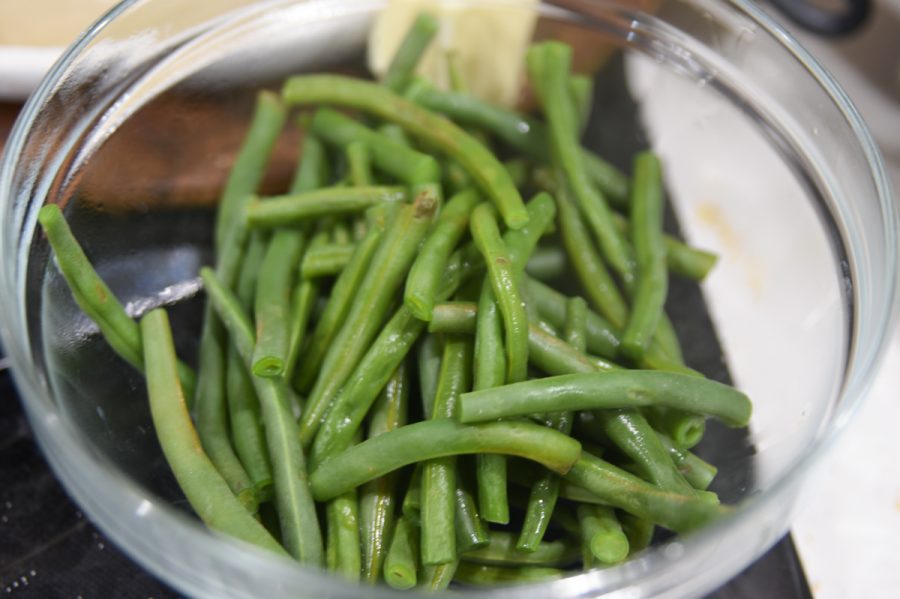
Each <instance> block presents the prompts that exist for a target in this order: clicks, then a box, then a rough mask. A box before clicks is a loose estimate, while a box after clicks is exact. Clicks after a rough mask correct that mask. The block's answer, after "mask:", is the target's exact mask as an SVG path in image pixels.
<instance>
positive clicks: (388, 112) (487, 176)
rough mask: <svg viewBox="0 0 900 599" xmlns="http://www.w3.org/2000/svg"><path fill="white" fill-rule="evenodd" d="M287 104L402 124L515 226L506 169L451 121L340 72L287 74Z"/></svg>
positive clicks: (521, 218)
mask: <svg viewBox="0 0 900 599" xmlns="http://www.w3.org/2000/svg"><path fill="white" fill-rule="evenodd" d="M282 96H283V97H284V99H285V101H286V102H287V103H288V104H292V105H293V104H297V105H310V104H335V105H339V106H346V107H349V108H356V109H359V110H364V111H366V112H369V113H371V114H374V115H375V116H378V117H380V118H382V119H384V120H387V121H391V122H394V123H397V124H398V125H401V126H403V128H405V129H406V130H408V131H409V132H410V133H412V134H413V135H414V136H416V137H419V138H421V139H423V140H425V141H427V142H428V143H430V144H433V145H435V146H436V147H438V148H439V149H440V150H442V151H443V152H445V153H447V155H449V156H451V157H452V158H453V159H454V160H456V161H457V162H459V163H460V164H461V165H462V166H463V167H464V168H465V169H466V170H467V171H468V172H469V174H470V175H471V176H472V178H473V179H474V180H475V181H476V183H477V184H478V186H479V187H480V189H481V191H482V192H483V193H484V194H485V195H486V196H488V197H489V198H490V199H491V201H493V202H494V203H495V204H496V206H497V209H498V210H499V211H500V214H501V215H503V220H504V221H505V222H506V225H507V226H508V227H510V228H513V229H518V228H520V227H522V226H524V225H525V224H526V223H527V222H528V213H527V212H526V210H525V206H524V204H523V203H522V197H521V196H520V195H519V192H518V190H517V189H516V186H515V185H514V184H513V182H512V180H511V179H510V177H509V173H507V172H506V169H504V168H503V165H502V164H501V163H500V162H499V161H498V160H497V159H496V158H495V157H494V155H493V154H492V153H491V152H490V151H489V150H488V149H487V148H485V147H484V145H483V144H481V143H479V142H478V141H477V140H476V139H475V138H473V137H472V136H471V135H469V134H468V133H466V132H465V131H463V130H462V129H460V128H459V127H458V126H457V125H455V124H454V123H453V122H452V121H450V120H448V119H445V118H444V117H442V116H440V115H438V114H435V113H432V112H430V111H428V110H425V109H423V108H421V107H419V106H418V105H416V104H414V103H412V102H410V101H408V100H405V99H404V98H402V97H401V96H398V95H397V94H395V93H393V92H391V91H390V90H388V89H387V88H385V87H382V86H379V85H376V84H374V83H369V82H366V81H361V80H358V79H353V78H350V77H342V76H340V75H301V76H297V77H291V78H290V79H288V80H287V82H286V83H285V85H284V88H283V89H282Z"/></svg>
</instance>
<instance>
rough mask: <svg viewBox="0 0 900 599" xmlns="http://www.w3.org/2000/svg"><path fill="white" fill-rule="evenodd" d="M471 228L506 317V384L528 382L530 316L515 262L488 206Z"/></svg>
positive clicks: (482, 208)
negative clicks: (514, 265)
mask: <svg viewBox="0 0 900 599" xmlns="http://www.w3.org/2000/svg"><path fill="white" fill-rule="evenodd" d="M470 228H471V230H472V237H473V238H474V239H475V244H476V245H477V247H478V250H479V251H480V252H481V254H482V255H483V256H484V261H485V264H486V265H487V269H488V274H489V277H488V278H489V279H490V283H491V289H492V291H493V292H494V297H495V298H496V301H497V305H498V306H499V308H500V314H501V315H502V316H503V325H504V333H505V345H506V356H507V358H506V381H507V382H516V381H521V380H524V379H525V376H526V374H527V370H528V315H527V314H526V313H525V308H524V307H523V305H522V299H521V296H520V294H519V289H518V284H517V281H516V276H515V272H514V268H513V265H512V259H511V258H510V255H509V252H508V251H507V249H506V245H505V244H504V242H503V239H502V238H501V236H500V231H499V229H498V227H497V222H496V220H494V215H493V214H491V211H490V209H489V208H488V207H487V206H484V205H482V206H478V207H476V208H475V210H473V212H472V218H471V223H470Z"/></svg>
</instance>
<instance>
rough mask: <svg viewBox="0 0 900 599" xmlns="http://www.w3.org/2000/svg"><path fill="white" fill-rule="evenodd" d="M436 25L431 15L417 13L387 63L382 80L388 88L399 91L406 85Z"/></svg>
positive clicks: (434, 31)
mask: <svg viewBox="0 0 900 599" xmlns="http://www.w3.org/2000/svg"><path fill="white" fill-rule="evenodd" d="M438 26H439V23H438V20H437V19H436V18H435V17H434V16H433V15H430V14H428V13H427V12H421V13H419V14H418V16H417V17H416V19H415V20H414V21H413V23H412V25H411V26H410V28H409V29H408V30H407V32H406V35H405V36H404V37H403V40H402V41H401V42H400V47H399V48H397V52H396V53H395V54H394V57H393V58H392V59H391V63H390V64H389V65H388V69H387V72H386V73H385V75H384V81H383V83H384V84H385V85H386V86H387V87H388V88H390V89H392V90H394V91H399V90H401V89H403V88H404V87H405V86H406V84H407V83H408V82H409V79H410V78H411V77H412V74H413V72H414V71H415V70H416V66H417V65H418V64H419V60H420V59H421V58H422V55H423V54H424V53H425V50H427V49H428V45H429V44H431V40H432V38H434V36H435V34H436V33H437V31H438Z"/></svg>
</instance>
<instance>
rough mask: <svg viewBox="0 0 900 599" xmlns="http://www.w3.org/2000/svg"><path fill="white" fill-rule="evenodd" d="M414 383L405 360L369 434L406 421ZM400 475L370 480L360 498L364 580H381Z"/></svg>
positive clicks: (384, 394)
mask: <svg viewBox="0 0 900 599" xmlns="http://www.w3.org/2000/svg"><path fill="white" fill-rule="evenodd" d="M409 394H410V382H409V376H408V375H407V372H406V367H405V366H404V365H403V364H402V363H401V365H400V366H399V367H397V369H396V370H395V371H394V374H393V375H391V379H390V380H389V381H388V384H387V385H386V386H385V388H384V390H383V391H382V392H381V395H380V397H379V398H378V401H377V402H376V404H375V405H374V406H373V408H372V414H371V417H370V419H369V434H368V437H369V438H372V437H376V436H378V435H380V434H382V433H386V432H388V431H392V430H394V429H396V428H399V427H401V426H403V425H404V424H406V418H407V404H408V402H409ZM396 487H397V477H396V474H395V473H390V474H386V475H384V476H382V477H380V478H376V479H375V480H373V481H370V482H368V483H366V484H365V485H364V486H363V487H362V490H361V492H360V497H359V522H360V525H359V530H360V536H361V552H362V579H363V581H364V582H366V583H368V584H375V583H376V582H378V577H379V576H380V575H381V571H382V566H383V564H384V559H385V555H386V554H387V551H388V547H389V545H390V539H391V535H392V532H393V528H394V510H395V507H396V504H397V503H399V501H398V497H397V490H396Z"/></svg>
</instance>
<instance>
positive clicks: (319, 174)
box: [288, 126, 331, 194]
mask: <svg viewBox="0 0 900 599" xmlns="http://www.w3.org/2000/svg"><path fill="white" fill-rule="evenodd" d="M301 128H302V129H304V135H303V142H302V143H303V147H302V151H301V155H300V160H299V161H298V163H297V168H296V169H295V170H294V178H293V180H292V181H291V186H290V189H289V190H288V193H289V194H298V193H303V192H304V191H311V190H313V189H318V188H319V187H325V186H326V185H327V184H328V181H329V180H330V179H331V168H330V165H329V162H328V154H327V153H326V151H325V146H324V145H323V144H322V140H321V138H319V137H318V136H317V135H316V134H315V133H313V132H312V131H309V130H308V129H309V127H306V126H301Z"/></svg>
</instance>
